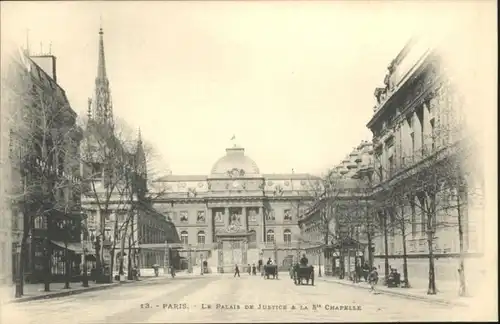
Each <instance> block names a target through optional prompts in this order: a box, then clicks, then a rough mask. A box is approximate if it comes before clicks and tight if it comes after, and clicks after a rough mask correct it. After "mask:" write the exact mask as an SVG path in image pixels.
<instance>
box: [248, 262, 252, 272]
mask: <svg viewBox="0 0 500 324" xmlns="http://www.w3.org/2000/svg"><path fill="white" fill-rule="evenodd" d="M247 270H248V274H249V275H251V274H252V267H251V266H250V263H249V264H248V265H247Z"/></svg>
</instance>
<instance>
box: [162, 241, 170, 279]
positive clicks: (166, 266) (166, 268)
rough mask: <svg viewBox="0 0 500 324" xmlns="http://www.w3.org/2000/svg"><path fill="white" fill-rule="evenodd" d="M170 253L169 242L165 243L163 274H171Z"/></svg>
mask: <svg viewBox="0 0 500 324" xmlns="http://www.w3.org/2000/svg"><path fill="white" fill-rule="evenodd" d="M169 261H170V260H169V253H168V242H167V241H165V254H164V256H163V273H165V274H168V273H170V267H169Z"/></svg>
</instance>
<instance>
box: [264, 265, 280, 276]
mask: <svg viewBox="0 0 500 324" xmlns="http://www.w3.org/2000/svg"><path fill="white" fill-rule="evenodd" d="M270 276H273V279H278V266H277V265H276V264H266V265H264V278H266V279H269V277H270Z"/></svg>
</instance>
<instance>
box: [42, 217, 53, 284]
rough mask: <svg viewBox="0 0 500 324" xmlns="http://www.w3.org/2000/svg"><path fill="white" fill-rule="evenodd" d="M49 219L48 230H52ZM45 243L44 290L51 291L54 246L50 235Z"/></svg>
mask: <svg viewBox="0 0 500 324" xmlns="http://www.w3.org/2000/svg"><path fill="white" fill-rule="evenodd" d="M48 223H49V221H48V220H47V227H48V228H49V229H48V231H47V232H50V226H49V224H48ZM44 245H45V271H44V272H45V275H44V278H43V285H44V291H50V281H51V277H52V269H51V268H50V264H51V260H50V259H51V257H52V248H51V246H50V240H49V238H48V237H46V238H45V240H44Z"/></svg>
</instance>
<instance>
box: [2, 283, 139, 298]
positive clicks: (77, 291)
mask: <svg viewBox="0 0 500 324" xmlns="http://www.w3.org/2000/svg"><path fill="white" fill-rule="evenodd" d="M147 280H148V279H145V278H143V279H142V280H140V281H124V282H114V283H110V284H104V285H100V286H93V287H88V288H79V289H78V288H77V289H69V290H63V291H57V292H53V293H48V294H41V295H35V296H25V297H20V298H15V299H11V300H9V301H6V302H5V304H17V303H24V302H28V301H33V300H41V299H52V298H59V297H66V296H71V295H78V294H82V293H86V292H91V291H99V290H105V289H110V288H114V287H119V286H122V285H126V284H131V283H136V282H141V281H147Z"/></svg>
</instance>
